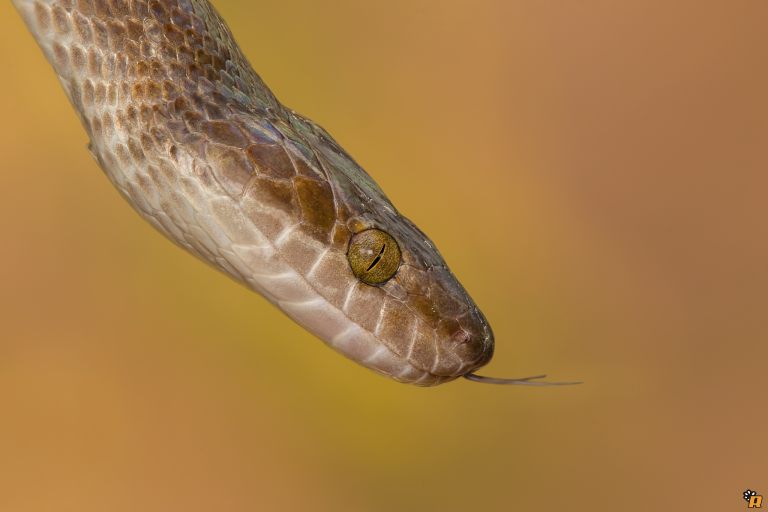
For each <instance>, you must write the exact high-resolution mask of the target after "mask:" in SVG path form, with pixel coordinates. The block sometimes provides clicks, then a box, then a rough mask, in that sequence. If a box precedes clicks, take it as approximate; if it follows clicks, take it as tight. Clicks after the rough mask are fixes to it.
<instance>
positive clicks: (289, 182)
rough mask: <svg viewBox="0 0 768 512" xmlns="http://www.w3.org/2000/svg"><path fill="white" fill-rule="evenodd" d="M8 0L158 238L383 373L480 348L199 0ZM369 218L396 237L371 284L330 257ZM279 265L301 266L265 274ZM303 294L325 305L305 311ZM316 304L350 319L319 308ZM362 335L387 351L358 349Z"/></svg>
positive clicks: (434, 376) (448, 373)
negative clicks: (393, 259)
mask: <svg viewBox="0 0 768 512" xmlns="http://www.w3.org/2000/svg"><path fill="white" fill-rule="evenodd" d="M13 1H14V4H15V5H16V7H17V9H19V11H20V12H21V14H22V15H23V16H24V18H25V20H26V21H27V23H28V25H29V26H30V29H31V30H32V32H33V34H34V35H35V36H36V38H37V40H38V43H39V44H40V45H41V47H42V48H43V50H44V52H45V53H46V55H47V56H48V58H49V60H50V61H51V63H52V64H53V66H54V68H55V69H56V72H57V74H58V75H59V79H60V80H61V82H62V85H63V86H64V89H65V90H66V92H67V94H68V96H69V97H70V99H71V101H72V103H73V105H74V106H75V108H76V109H77V112H78V114H79V116H80V118H81V120H82V122H83V125H84V126H85V128H86V130H87V132H88V134H89V136H90V138H91V146H90V148H91V151H92V153H93V154H94V156H95V158H96V159H97V161H98V162H99V164H100V166H101V167H102V168H103V169H104V171H105V172H106V174H107V176H108V177H109V179H110V180H111V181H112V182H113V183H114V184H115V186H116V187H117V188H118V189H119V190H120V192H121V193H122V194H123V195H124V196H125V197H126V198H127V199H128V200H129V202H130V203H131V204H132V205H133V206H134V208H136V209H137V210H138V211H139V213H140V214H141V215H142V216H143V217H145V218H146V219H147V220H148V221H149V222H151V223H152V224H153V225H154V226H155V227H157V228H158V229H159V230H160V231H161V232H163V233H164V234H165V235H166V236H168V237H169V238H170V239H171V240H173V241H174V242H176V243H178V244H179V245H181V246H182V247H184V248H186V249H187V250H189V251H190V252H192V253H194V254H196V255H197V256H199V257H201V258H203V259H204V260H206V261H208V262H209V263H211V264H212V265H214V266H216V267H218V268H219V269H221V270H223V271H224V272H226V273H228V274H229V275H231V276H232V277H234V278H236V279H238V280H240V281H242V282H244V283H246V284H247V285H248V286H251V287H252V288H254V289H255V290H257V291H259V292H261V293H263V294H264V295H265V296H266V297H267V298H268V299H269V300H271V301H272V302H274V303H275V304H277V305H278V306H279V307H281V308H282V309H283V310H284V311H286V312H287V313H288V314H289V315H291V316H292V317H293V318H294V319H296V320H297V321H298V322H300V323H302V325H306V326H308V328H310V329H311V330H313V332H315V333H316V334H317V335H318V336H320V337H321V338H323V339H324V340H325V341H327V342H329V343H330V344H331V345H333V346H335V347H336V348H337V349H339V350H340V351H342V352H344V353H345V354H347V355H348V356H350V357H352V358H354V359H356V360H358V361H359V362H361V363H363V364H365V365H366V366H369V367H371V368H373V369H375V370H377V371H380V372H382V373H385V374H387V375H390V376H392V377H394V378H397V379H398V380H402V381H407V382H416V383H418V384H423V385H430V384H438V383H440V382H444V381H446V380H451V379H453V378H456V377H457V376H460V375H462V374H464V373H467V372H469V371H472V370H474V369H476V368H477V367H479V366H482V365H483V364H485V363H486V362H487V361H488V360H490V357H491V355H492V352H493V337H492V334H491V331H490V328H489V327H488V325H487V322H486V321H485V319H484V318H483V316H482V314H481V313H480V312H479V310H478V309H477V308H476V306H475V305H474V303H473V302H472V300H471V299H470V298H469V296H468V295H467V293H466V292H465V291H464V289H463V288H462V286H461V285H460V284H459V282H458V281H457V280H456V279H455V277H454V276H453V275H452V274H451V272H450V271H449V270H448V268H447V266H446V265H445V262H444V261H443V259H442V257H441V256H440V254H439V253H438V252H437V250H436V249H435V248H434V245H433V244H432V243H431V242H430V241H429V239H428V238H427V237H426V236H425V235H424V234H423V233H422V232H421V231H420V230H419V229H418V228H417V227H416V226H415V225H413V224H412V223H411V222H410V221H408V219H406V218H405V217H403V216H401V215H400V214H399V213H398V212H397V211H396V209H395V208H394V206H393V205H392V204H391V202H390V201H389V200H388V199H387V198H386V196H385V195H384V193H383V192H382V191H381V190H380V189H379V187H378V186H377V185H376V183H375V182H374V181H373V180H372V179H371V178H370V177H369V176H368V175H367V174H366V173H365V172H364V171H363V170H362V169H361V168H360V167H359V166H358V165H357V164H356V163H355V162H354V161H353V160H352V159H351V158H350V157H349V156H348V155H347V154H346V153H345V152H344V150H343V149H342V148H341V147H340V146H339V145H338V144H337V143H336V142H335V141H334V140H333V139H332V138H331V137H330V135H328V134H327V133H326V132H325V131H324V130H323V129H322V128H320V127H319V126H317V125H315V124H314V123H313V122H311V121H309V120H307V119H305V118H303V117H301V116H300V115H298V114H296V113H295V112H293V111H291V110H290V109H287V108H285V107H283V106H282V105H281V104H280V103H279V102H278V101H277V99H276V98H275V97H274V96H273V95H272V93H271V92H270V91H269V89H268V88H267V87H266V85H265V84H264V83H263V82H262V80H261V79H260V78H259V76H258V75H257V74H256V73H255V72H254V71H253V69H252V68H251V66H250V64H248V61H247V60H246V59H245V57H244V56H243V54H242V52H241V51H240V49H239V47H238V46H237V44H236V43H235V42H234V39H233V38H232V36H231V34H230V32H229V29H228V28H227V27H226V25H225V24H224V22H223V21H222V19H221V18H220V17H219V15H218V14H217V13H216V11H215V10H214V8H213V7H212V6H211V4H210V3H209V2H208V1H207V0H13ZM369 228H377V229H380V230H382V231H385V232H386V233H389V234H390V235H391V236H392V237H393V238H394V239H395V240H396V241H397V243H398V245H399V247H400V249H401V251H402V262H401V264H400V268H399V270H398V271H397V272H396V273H395V275H394V276H393V277H391V278H390V279H389V280H388V281H386V282H385V283H383V284H381V285H380V286H370V285H366V284H363V283H361V282H359V281H357V279H356V278H355V277H354V275H353V274H352V271H351V269H350V266H349V263H348V262H347V259H346V252H347V246H348V244H349V241H350V238H351V237H352V235H353V234H354V233H359V232H360V231H363V230H366V229H369ZM286 269H289V270H291V272H296V273H298V275H300V276H303V280H301V281H302V282H288V281H289V280H286V282H280V281H279V279H280V277H279V276H281V275H282V276H284V275H288V273H289V272H287V271H286ZM274 276H278V277H274ZM294 281H297V280H294ZM312 294H319V296H320V297H322V299H323V300H324V301H325V302H326V303H327V305H328V306H323V307H317V308H316V311H311V312H307V311H309V309H308V308H309V306H306V308H305V306H303V304H304V303H305V302H306V303H308V304H309V303H311V304H314V303H315V302H316V301H315V302H313V301H314V299H312V300H309V299H308V298H307V297H310V296H312ZM328 307H330V309H332V310H334V311H336V314H337V316H341V317H343V318H344V322H346V323H347V324H349V323H350V321H351V324H353V325H352V327H354V329H352V328H345V326H344V322H340V321H339V320H338V319H336V320H333V319H331V317H330V316H329V317H328V318H327V319H326V320H323V318H325V317H324V316H323V315H331V314H332V313H333V311H330V309H328ZM302 308H304V309H302ZM324 308H325V309H324ZM313 315H314V316H313ZM350 333H351V334H350ZM366 336H367V337H368V338H370V339H374V340H375V343H376V344H378V345H381V346H383V347H386V349H387V350H388V352H387V353H388V354H389V355H387V356H386V357H384V356H382V357H383V359H382V357H379V355H378V354H379V351H377V350H374V353H373V354H371V349H372V346H366V345H365V343H364V341H363V338H364V337H366ZM355 337H357V338H359V339H360V341H359V342H357V341H355ZM366 339H367V338H366ZM375 348H376V347H375V346H373V349H375ZM377 358H378V359H377ZM387 358H389V359H387ZM382 361H383V362H382Z"/></svg>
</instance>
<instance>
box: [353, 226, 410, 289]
mask: <svg viewBox="0 0 768 512" xmlns="http://www.w3.org/2000/svg"><path fill="white" fill-rule="evenodd" d="M347 260H349V265H350V266H351V267H352V273H353V274H355V277H357V278H358V279H359V280H361V281H362V282H364V283H365V284H370V285H377V284H384V283H386V282H387V280H389V279H390V278H391V277H392V276H393V275H395V272H397V268H398V267H399V266H400V247H398V245H397V242H395V239H394V238H392V237H391V236H390V235H389V233H385V232H384V231H381V230H380V229H367V230H365V231H361V232H359V233H356V234H355V235H354V236H353V237H352V239H351V240H350V241H349V250H348V251H347Z"/></svg>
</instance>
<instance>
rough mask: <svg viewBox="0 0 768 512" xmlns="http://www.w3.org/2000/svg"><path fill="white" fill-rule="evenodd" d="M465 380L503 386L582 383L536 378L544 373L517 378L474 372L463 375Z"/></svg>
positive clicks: (541, 376) (543, 376) (542, 376)
mask: <svg viewBox="0 0 768 512" xmlns="http://www.w3.org/2000/svg"><path fill="white" fill-rule="evenodd" d="M463 377H464V378H465V379H467V380H471V381H472V382H480V383H482V384H499V385H505V386H572V385H575V384H582V383H581V382H576V381H573V382H542V381H540V380H538V379H543V378H545V377H546V375H534V376H532V377H522V378H518V379H502V378H497V377H485V376H483V375H477V374H475V373H467V374H464V376H463Z"/></svg>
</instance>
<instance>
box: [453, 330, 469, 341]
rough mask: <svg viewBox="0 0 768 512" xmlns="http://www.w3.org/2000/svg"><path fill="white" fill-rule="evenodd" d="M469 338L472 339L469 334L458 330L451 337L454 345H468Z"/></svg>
mask: <svg viewBox="0 0 768 512" xmlns="http://www.w3.org/2000/svg"><path fill="white" fill-rule="evenodd" d="M471 338H472V337H471V336H470V335H469V333H468V332H467V331H465V330H464V329H459V330H458V331H456V332H455V333H454V334H453V337H452V339H453V341H454V343H456V344H463V343H468V342H469V340H470V339H471Z"/></svg>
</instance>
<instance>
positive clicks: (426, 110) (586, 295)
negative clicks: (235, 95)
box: [0, 0, 768, 512]
mask: <svg viewBox="0 0 768 512" xmlns="http://www.w3.org/2000/svg"><path fill="white" fill-rule="evenodd" d="M215 3H216V6H217V7H218V8H219V10H220V11H221V12H222V14H223V15H224V16H225V18H226V19H227V20H229V23H230V26H231V28H232V29H233V31H234V33H235V35H236V37H237V39H238V40H239V42H240V43H241V45H242V46H243V48H244V50H245V52H246V54H247V55H248V56H249V58H250V59H251V61H252V63H253V65H254V67H255V68H256V70H257V71H258V72H259V73H260V74H261V76H262V77H263V78H264V79H265V81H266V82H267V83H268V84H269V85H270V87H271V88H272V89H273V90H274V92H275V94H276V95H277V96H278V97H279V98H280V99H281V100H282V101H283V102H284V103H286V104H287V105H289V106H290V107H292V108H294V109H296V110H297V111H299V112H301V113H303V114H305V115H307V116H309V117H311V118H312V119H314V120H316V121H317V122H319V123H320V124H322V125H323V126H324V127H325V128H327V129H328V130H329V131H330V132H331V133H332V134H333V135H334V136H335V138H336V139H337V140H338V141H339V142H340V143H341V144H342V145H343V146H344V147H345V148H346V149H347V150H348V151H349V152H350V153H351V154H352V155H353V156H354V157H355V158H356V159H357V160H358V161H359V162H360V163H361V164H362V165H363V166H364V167H365V168H366V169H367V170H368V171H369V172H370V173H371V174H372V175H373V176H374V178H375V179H376V180H377V181H378V182H379V183H380V184H381V185H382V187H383V188H384V190H385V191H386V192H387V194H388V195H389V196H390V198H391V199H392V200H393V202H394V203H395V204H396V205H397V206H398V208H399V209H400V210H401V211H402V212H403V213H404V214H406V215H407V216H409V217H410V218H411V219H412V220H414V221H415V222H416V223H417V224H418V225H419V226H420V227H422V229H424V230H425V231H426V232H427V233H429V234H430V236H431V237H432V239H433V240H434V241H435V242H436V243H437V245H438V247H439V248H440V250H441V252H442V254H443V255H444V257H445V258H446V260H447V261H448V263H449V265H451V267H452V269H453V271H454V272H455V273H456V274H457V275H458V276H459V278H460V279H461V280H462V282H463V283H464V285H465V287H466V288H467V289H468V290H469V291H470V293H471V294H472V296H473V297H474V298H475V300H476V301H477V303H478V304H479V305H480V307H481V308H482V309H483V311H484V312H485V314H486V316H487V317H488V318H489V320H490V322H491V324H492V326H493V328H494V331H495V333H496V338H497V351H496V357H495V359H494V361H493V362H492V364H491V365H490V366H489V367H488V368H487V370H486V371H485V373H487V374H492V375H498V376H525V375H530V374H536V373H540V372H547V373H549V374H550V375H551V376H552V377H554V378H555V379H578V380H584V381H585V382H586V383H585V384H584V385H582V386H578V387H571V388H551V389H532V388H522V387H521V388H502V387H493V386H482V385H478V384H472V383H469V382H455V383H451V384H448V385H445V386H442V387H439V388H434V389H419V388H415V387H409V386H404V385H399V384H396V383H393V382H391V381H389V380H386V379H383V378H381V377H379V376H376V375H374V374H372V373H370V372H368V371H366V370H365V369H362V368H361V367H358V366H356V365H355V364H353V363H351V362H349V361H347V360H345V359H343V358H341V357H340V356H338V355H337V354H335V353H334V352H333V351H331V350H329V349H328V348H326V347H325V346H324V345H323V344H322V343H320V342H319V341H318V340H316V339H314V338H313V337H312V336H311V335H309V334H307V333H306V332H304V331H303V330H302V329H300V328H299V327H297V326H296V325H294V324H293V323H292V322H291V321H289V320H288V319H287V318H286V317H284V316H283V315H282V314H281V313H280V312H278V311H277V310H275V309H274V308H272V307H271V306H270V305H269V304H268V303H267V302H266V301H264V300H263V299H261V298H260V297H258V296H256V295H254V294H252V293H250V292H248V291H247V290H246V289H244V288H242V287H240V286H238V285H236V284H235V283H233V282H232V281H230V280H228V279H226V278H224V277H223V276H222V275H219V274H217V273H215V272H213V271H212V270H210V269H209V268H207V267H205V266H204V265H203V264H202V263H200V262H198V261H196V260H195V259H193V258H191V257H190V256H189V255H187V254H185V253H183V252H182V251H181V250H179V249H177V248H175V247H174V246H173V245H171V244H170V243H169V242H167V241H166V240H165V239H163V238H162V237H161V236H160V235H159V234H157V233H156V232H154V231H153V230H152V229H151V228H150V227H149V226H148V225H147V224H145V223H143V222H142V221H141V220H140V219H139V218H138V216H137V215H136V214H135V213H134V212H133V211H132V210H131V209H130V208H129V207H128V205H127V204H126V203H125V202H123V201H122V199H120V197H119V196H118V194H117V193H116V192H115V190H113V189H112V188H111V186H110V185H109V183H108V182H107V180H106V179H105V177H104V176H103V175H102V173H101V172H100V171H99V169H98V168H97V166H96V164H95V163H94V162H93V161H92V159H91V157H90V156H89V155H88V152H87V151H86V149H85V146H86V142H87V140H86V136H85V133H84V131H83V130H82V128H81V127H80V126H79V123H78V121H77V118H76V116H75V114H74V113H73V111H72V109H71V107H70V106H69V105H68V103H67V102H66V100H65V98H64V95H63V93H62V92H61V91H60V87H59V85H58V83H57V82H56V80H55V78H54V75H53V72H52V71H51V70H50V69H49V67H48V64H47V63H46V62H45V61H44V59H43V57H42V54H41V53H40V52H39V50H38V49H37V47H36V46H35V44H34V42H33V40H32V38H31V36H29V35H28V34H27V33H26V29H25V28H24V26H23V25H22V23H21V21H20V19H19V17H18V16H17V15H16V13H15V12H14V11H13V9H12V7H11V5H10V3H8V2H5V3H3V4H1V5H0V59H2V60H1V62H2V63H3V73H2V76H3V78H2V80H0V111H1V112H2V113H3V115H2V122H0V233H2V251H0V510H3V511H8V512H21V511H30V512H31V511H35V512H37V511H48V510H56V511H69V510H72V511H81V512H82V511H102V510H110V511H123V510H125V511H135V510H142V511H155V510H157V511H161V510H162V511H166V510H184V511H198V510H200V511H203V510H206V511H209V510H227V511H240V510H242V511H245V510H249V511H250V510H313V511H325V510H328V511H339V510H355V511H385V510H482V511H509V510H535V509H538V508H542V507H546V508H547V509H551V510H569V511H593V510H613V509H620V510H624V511H626V512H630V511H647V510H675V509H678V508H682V507H687V509H689V510H737V509H738V507H743V506H744V504H743V502H741V497H740V495H741V491H742V490H743V489H744V488H746V487H747V486H751V488H755V489H757V490H764V491H766V492H768V476H766V473H765V470H764V461H765V458H766V455H767V453H766V445H765V443H764V442H763V441H764V437H765V436H764V432H765V426H764V425H765V422H766V421H768V411H766V409H765V407H763V406H762V404H763V402H764V401H765V399H764V397H765V394H766V390H767V388H768V386H767V385H766V381H765V373H766V370H765V369H766V364H768V363H766V356H768V344H766V341H768V323H767V322H766V315H765V312H766V302H767V299H768V296H767V292H766V290H768V269H767V268H766V261H767V258H766V256H768V254H767V253H768V237H766V230H765V218H766V213H768V212H767V211H766V210H767V208H766V205H765V191H766V187H767V186H768V178H767V177H766V168H768V152H767V151H766V147H768V121H766V120H768V100H767V99H766V98H767V96H766V91H767V90H768V66H766V63H767V62H768V32H766V31H765V26H764V25H765V23H764V21H765V19H766V16H768V3H766V2H764V1H744V2H728V3H726V2H714V1H704V2H701V1H697V2H693V1H690V0H683V1H680V2H673V3H670V2H662V1H660V0H651V1H640V0H632V1H625V2H607V1H599V0H587V1H586V2H554V3H553V2H537V1H534V0H516V1H514V2H504V1H501V0H473V1H469V0H450V1H444V2H436V1H430V2H426V1H423V0H417V1H413V0H411V1H405V0H394V1H391V2H386V3H382V2H359V1H352V0H341V1H336V2H319V1H309V0H284V1H280V2H278V1H260V2H245V1H236V0H229V1H227V0H218V1H216V2H215ZM761 486H762V487H761Z"/></svg>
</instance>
